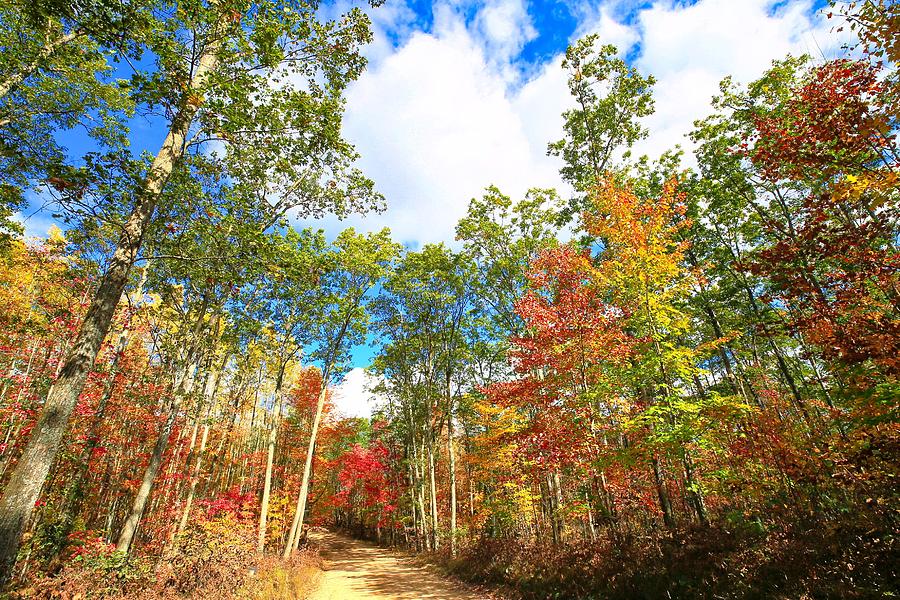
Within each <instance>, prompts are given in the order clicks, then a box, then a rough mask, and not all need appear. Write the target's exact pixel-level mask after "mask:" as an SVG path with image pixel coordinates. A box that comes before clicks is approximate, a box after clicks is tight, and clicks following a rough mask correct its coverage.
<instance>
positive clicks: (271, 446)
mask: <svg viewBox="0 0 900 600" xmlns="http://www.w3.org/2000/svg"><path fill="white" fill-rule="evenodd" d="M280 379H281V378H280V377H279V380H280ZM275 397H276V398H275V409H274V411H273V413H274V414H273V415H272V424H271V425H270V426H269V435H268V439H267V442H266V445H267V447H268V448H267V450H268V452H267V454H266V478H265V481H264V483H263V495H262V503H261V505H260V510H259V536H258V538H257V541H256V551H257V552H258V553H260V554H262V553H263V551H264V550H265V549H266V518H267V517H268V514H269V496H270V495H271V493H272V465H273V464H274V462H275V439H276V437H277V436H278V419H279V417H280V416H281V398H282V394H281V382H280V381H279V383H278V385H277V386H276V389H275Z"/></svg>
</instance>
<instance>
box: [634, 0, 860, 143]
mask: <svg viewBox="0 0 900 600" xmlns="http://www.w3.org/2000/svg"><path fill="white" fill-rule="evenodd" d="M831 25H832V23H831V22H829V21H827V19H826V18H825V15H823V14H821V13H816V12H815V11H814V10H813V4H812V2H811V1H810V0H795V1H793V2H788V3H786V4H785V5H783V6H780V3H778V2H775V1H774V0H740V1H735V0H700V1H699V2H697V3H695V4H693V5H689V6H686V5H684V4H683V3H681V2H674V1H672V0H665V1H658V2H656V3H655V4H654V5H653V6H651V7H650V8H647V9H645V10H642V11H641V12H640V13H639V15H638V17H637V19H636V25H635V26H634V27H635V28H636V29H637V30H638V31H639V33H640V37H641V47H640V54H639V56H638V58H637V60H636V66H637V67H638V68H639V69H640V70H641V71H642V72H644V73H649V74H652V75H653V76H654V77H656V78H657V80H658V83H657V85H656V89H655V98H656V113H655V114H654V115H653V116H652V117H650V118H648V119H647V122H646V124H647V126H648V127H649V129H650V138H649V139H648V140H646V141H645V142H644V143H642V144H641V145H640V146H639V147H638V148H637V152H639V153H647V154H650V155H651V156H657V155H659V154H660V153H661V152H662V151H664V150H666V149H669V148H672V147H673V146H674V145H675V144H681V145H682V147H684V148H688V147H689V145H690V141H689V140H688V139H687V138H686V137H685V136H686V134H687V133H689V132H690V131H691V129H693V122H694V121H695V120H696V119H700V118H704V117H706V116H707V115H708V114H710V112H711V110H712V109H711V106H710V100H711V98H712V97H713V96H714V95H716V94H718V92H719V82H720V81H721V80H722V79H723V78H725V77H726V76H727V75H731V76H733V78H734V79H735V81H737V82H743V83H747V82H749V81H752V80H753V79H756V78H758V77H759V76H760V75H762V73H763V71H765V70H766V68H768V66H769V65H770V64H771V63H772V61H773V60H774V59H778V58H783V57H785V56H786V55H788V54H793V55H801V54H810V55H811V56H813V57H818V58H821V57H822V56H823V54H824V55H825V56H829V55H833V54H834V53H835V51H836V50H837V49H838V48H839V47H840V44H841V43H842V41H844V38H840V37H838V36H835V35H832V34H831V33H830V32H829V30H830V28H831Z"/></svg>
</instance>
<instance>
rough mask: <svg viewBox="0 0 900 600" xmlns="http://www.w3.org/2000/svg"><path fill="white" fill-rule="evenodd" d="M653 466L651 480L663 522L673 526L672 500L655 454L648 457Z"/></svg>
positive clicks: (670, 526)
mask: <svg viewBox="0 0 900 600" xmlns="http://www.w3.org/2000/svg"><path fill="white" fill-rule="evenodd" d="M650 465H651V466H652V467H653V481H654V482H655V483H656V494H657V496H658V497H659V507H660V509H661V510H662V513H663V522H664V523H665V524H666V527H669V528H673V527H675V513H674V512H673V510H672V502H671V500H669V492H668V491H666V482H665V480H664V479H663V473H662V468H661V467H660V465H659V459H658V458H657V457H656V455H654V456H652V457H651V458H650Z"/></svg>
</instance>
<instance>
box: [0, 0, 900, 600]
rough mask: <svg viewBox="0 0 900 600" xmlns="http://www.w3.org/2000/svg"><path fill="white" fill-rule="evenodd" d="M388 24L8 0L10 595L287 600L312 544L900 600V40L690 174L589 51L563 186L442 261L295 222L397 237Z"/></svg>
mask: <svg viewBox="0 0 900 600" xmlns="http://www.w3.org/2000/svg"><path fill="white" fill-rule="evenodd" d="M363 8H365V10H363ZM363 8H355V9H352V10H350V11H349V12H347V13H346V14H343V15H334V14H333V10H325V7H320V6H319V5H318V3H317V2H315V1H312V2H307V1H306V0H296V1H290V2H269V1H262V2H255V3H246V2H244V1H243V0H209V1H207V2H203V1H195V0H191V1H187V2H158V1H157V0H125V1H121V2H104V1H99V0H75V1H72V2H69V1H65V0H29V1H27V2H24V1H20V0H3V2H2V3H0V21H2V28H0V37H2V48H3V50H2V54H0V174H2V180H0V194H2V210H0V213H2V214H0V218H2V225H3V236H2V247H0V296H2V299H0V485H2V489H3V493H2V498H0V574H2V578H3V580H4V582H5V585H7V586H8V587H7V589H8V590H9V593H10V594H11V595H12V596H13V597H32V596H36V597H45V598H52V597H59V598H72V597H85V596H77V594H78V593H80V594H83V595H84V594H86V595H87V597H92V596H95V597H121V596H130V597H157V596H158V597H175V596H191V595H193V596H195V597H198V598H199V597H251V596H253V595H254V594H256V595H257V596H258V597H262V596H261V595H260V594H262V593H263V592H262V591H261V587H259V586H260V585H262V583H261V581H262V580H264V579H265V577H266V575H265V574H266V573H273V572H276V571H277V572H279V573H281V574H282V575H283V574H284V572H285V570H288V571H290V570H291V569H301V567H300V566H297V565H299V563H298V562H297V561H298V559H297V558H296V556H297V555H296V554H294V552H293V551H294V549H296V548H298V547H303V546H304V545H305V541H306V533H305V529H304V528H306V527H308V526H310V525H316V524H322V525H328V526H332V527H335V526H336V527H342V528H345V529H346V530H349V531H352V532H353V533H354V534H356V535H359V536H365V537H369V538H371V539H374V540H377V541H379V542H380V543H382V544H390V545H394V546H398V547H402V548H404V549H406V550H409V551H413V552H420V553H429V556H431V557H432V559H433V560H435V561H438V562H439V563H441V564H443V565H444V568H445V569H447V570H448V571H451V572H453V573H455V574H456V575H457V576H459V577H463V578H466V579H471V580H474V581H480V582H489V583H495V584H503V585H505V586H508V587H509V588H512V589H514V590H516V591H517V592H518V593H520V594H522V595H523V596H525V597H531V598H550V597H554V598H556V597H558V598H616V597H621V598H662V597H681V598H694V597H708V598H763V597H780V598H800V597H810V598H831V597H834V598H876V597H884V596H888V595H892V594H897V593H900V589H898V583H897V582H898V581H900V573H898V565H900V553H898V545H897V544H898V541H897V534H898V520H900V513H898V510H900V503H898V490H900V485H898V482H897V476H898V460H900V431H898V418H900V413H898V406H900V402H898V400H900V379H898V377H900V252H898V239H900V238H898V235H900V149H898V145H897V139H896V132H897V127H898V115H900V79H898V75H897V71H896V70H895V65H896V64H897V62H898V60H900V8H898V5H897V4H896V3H895V2H893V1H891V0H877V1H867V2H855V3H850V4H842V5H836V6H834V7H832V8H830V9H829V8H826V9H825V10H826V11H833V13H834V14H833V15H831V16H832V18H833V21H834V23H835V27H836V28H837V27H841V28H847V29H848V30H852V32H853V34H854V36H855V39H857V40H858V42H855V43H853V44H851V45H850V46H848V47H847V48H846V52H845V55H844V56H843V57H839V58H835V59H828V60H826V59H824V58H821V57H819V58H810V57H785V58H784V59H783V60H780V61H777V62H776V63H774V64H772V65H771V68H770V69H769V70H768V71H766V72H764V73H760V74H759V78H758V79H757V80H756V81H752V82H749V83H748V82H737V81H731V80H725V81H723V82H722V84H721V92H720V94H719V95H718V97H717V98H716V99H715V101H714V109H715V112H714V113H713V114H711V115H696V116H697V119H698V120H697V121H696V124H695V129H694V131H693V133H692V134H691V142H692V143H691V144H690V146H691V147H692V154H693V155H692V156H685V155H684V154H683V152H682V151H681V150H680V149H677V148H673V149H672V151H671V152H668V153H666V154H664V155H663V156H661V157H652V158H647V157H635V156H633V155H632V154H631V152H630V149H631V148H632V146H633V145H634V144H635V143H637V142H639V141H640V140H642V139H643V138H645V137H646V136H648V135H651V136H652V135H653V132H648V131H647V130H646V128H645V126H644V125H643V124H642V119H643V118H644V117H647V116H648V115H650V114H652V112H653V110H654V100H653V87H654V80H653V77H652V75H651V74H645V73H640V72H638V71H636V70H635V69H634V68H633V67H632V66H630V65H629V64H627V63H626V62H625V61H624V60H622V59H621V58H620V57H619V56H618V53H617V50H616V49H615V48H614V47H612V46H609V45H604V41H603V40H602V39H598V38H597V37H596V36H588V37H586V38H583V39H581V40H579V41H578V42H577V43H575V44H574V45H572V46H571V47H570V48H569V50H568V51H567V53H566V56H565V61H564V63H563V65H562V67H563V68H564V69H565V70H566V72H567V74H568V81H569V91H570V93H571V95H572V100H573V102H572V106H573V108H572V109H571V110H568V111H567V112H566V113H565V114H564V115H563V122H564V128H563V130H561V131H560V132H559V140H558V141H550V140H548V141H550V142H551V143H550V144H549V146H548V152H549V153H551V154H553V155H556V156H559V157H560V158H561V160H562V163H563V164H564V165H565V166H564V167H563V169H562V176H563V177H564V179H565V180H566V181H567V182H568V183H569V184H570V185H571V190H567V191H566V192H565V193H563V192H557V191H554V190H544V189H534V190H532V191H531V192H529V193H528V194H527V196H525V197H524V198H510V197H508V196H506V195H504V193H503V191H502V190H499V189H496V188H489V189H487V190H486V191H485V193H484V195H483V196H482V197H480V198H475V199H472V200H471V202H470V204H469V208H468V213H467V214H466V216H465V217H464V218H463V219H462V220H460V221H459V223H458V224H457V226H456V236H457V237H456V241H455V242H454V243H452V244H437V245H425V246H423V247H420V248H409V247H404V246H403V245H402V244H400V243H398V241H395V240H393V239H392V238H391V234H390V232H389V231H387V230H384V231H381V232H377V233H365V234H363V233H358V232H355V231H353V230H352V229H347V230H345V231H344V232H343V233H341V234H340V235H339V236H337V237H336V238H333V239H329V238H328V237H326V235H325V234H324V233H323V232H322V231H319V230H316V229H312V228H307V229H302V230H301V229H299V228H297V227H294V226H293V225H292V224H291V223H293V222H295V219H296V218H297V217H304V216H322V215H327V214H335V215H339V216H341V215H347V214H350V213H353V212H366V211H372V210H375V211H377V210H381V209H382V208H383V207H384V205H385V202H387V203H389V202H390V198H387V199H385V198H382V197H381V196H380V195H379V193H378V192H377V182H374V183H373V182H372V181H370V180H369V179H367V178H366V176H365V175H364V174H363V173H360V172H359V171H358V170H356V168H355V167H354V162H355V160H356V158H357V156H356V153H355V150H354V148H353V147H352V146H351V145H350V144H349V143H348V142H347V141H345V140H344V139H343V138H342V137H341V133H340V132H341V117H342V112H343V110H344V100H343V92H344V91H345V89H346V86H347V85H348V84H349V83H350V82H352V81H353V80H354V79H355V78H357V77H358V76H359V74H360V73H361V71H362V69H363V68H364V67H365V60H364V58H363V56H362V54H361V52H362V49H363V47H364V45H365V44H366V43H368V42H369V41H370V39H371V33H370V25H369V21H368V17H367V16H366V11H368V10H378V7H377V6H374V5H373V6H372V7H363ZM328 15H331V17H329V16H328ZM123 73H127V76H124V75H123ZM136 117H146V118H152V122H153V123H154V126H158V127H159V128H160V129H159V130H158V131H159V132H164V133H159V135H157V136H155V138H154V139H163V138H164V140H163V142H162V145H161V147H160V148H159V150H158V152H157V153H156V154H148V153H139V152H135V151H134V150H133V149H132V145H133V142H134V140H135V137H134V136H136V135H139V134H138V133H136V130H135V129H134V119H135V118H136ZM75 135H77V136H80V138H79V139H81V140H82V141H81V142H80V144H81V145H82V146H83V145H84V144H86V143H87V144H88V145H89V147H90V151H88V152H86V153H84V154H83V155H78V156H75V155H73V153H72V152H71V151H70V150H69V149H68V145H67V144H69V143H71V142H70V140H71V139H73V137H72V136H75ZM140 135H146V134H145V133H144V134H140ZM85 140H87V141H85ZM685 164H690V165H695V166H694V167H692V168H690V169H685V168H684V165H685ZM523 177H527V174H523ZM35 198H39V199H40V201H41V202H43V203H45V204H47V205H48V206H51V207H52V210H53V211H54V213H55V215H54V216H55V218H56V220H57V222H58V223H59V227H58V228H57V227H54V229H53V230H52V231H50V232H49V234H48V237H47V238H46V239H34V238H30V239H26V238H25V237H24V236H23V230H22V227H21V225H20V222H19V220H17V218H16V217H15V215H16V213H17V211H19V210H24V207H25V206H26V203H27V201H28V200H29V199H31V200H34V199H35ZM362 344H373V345H374V346H375V347H376V349H377V352H376V358H375V359H374V361H373V364H372V365H371V366H370V367H369V371H370V372H371V374H372V375H373V376H374V379H375V380H376V381H377V382H379V383H378V385H377V386H376V387H375V388H374V389H373V390H372V394H373V395H374V396H376V397H378V398H379V399H380V400H379V404H378V408H377V409H376V410H375V415H374V416H373V417H372V418H371V419H359V418H345V417H343V416H342V415H341V414H340V413H339V411H336V410H335V409H334V406H333V402H332V398H331V390H332V389H333V386H334V385H336V384H337V383H338V382H340V380H341V378H342V377H343V375H344V374H345V373H346V372H347V371H348V370H349V369H350V368H351V366H352V361H351V352H352V351H353V349H354V348H356V347H358V346H360V345H362ZM292 561H293V562H292ZM256 569H259V570H258V571H257V570H256ZM254 574H256V577H254ZM288 579H289V577H288ZM254 585H256V586H257V587H254ZM272 597H278V596H272ZM285 597H288V596H285Z"/></svg>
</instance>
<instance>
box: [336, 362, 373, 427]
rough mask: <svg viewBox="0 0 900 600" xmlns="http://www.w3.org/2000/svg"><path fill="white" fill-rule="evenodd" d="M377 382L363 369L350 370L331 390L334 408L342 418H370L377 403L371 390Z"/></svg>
mask: <svg viewBox="0 0 900 600" xmlns="http://www.w3.org/2000/svg"><path fill="white" fill-rule="evenodd" d="M378 382H379V379H378V378H377V377H374V376H372V375H370V374H368V373H367V372H366V371H365V369H362V368H355V369H351V370H350V371H349V372H348V373H347V374H346V375H344V378H343V379H342V380H341V382H340V383H339V384H337V385H336V386H335V387H334V388H333V390H332V393H331V394H332V395H331V398H332V401H333V402H334V405H335V408H336V409H337V411H338V412H339V413H340V414H341V415H342V416H344V417H364V418H369V417H371V416H372V411H373V410H374V409H375V407H376V405H377V403H378V397H377V396H376V395H375V394H374V393H373V392H372V388H373V387H374V386H375V385H377V384H378Z"/></svg>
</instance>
